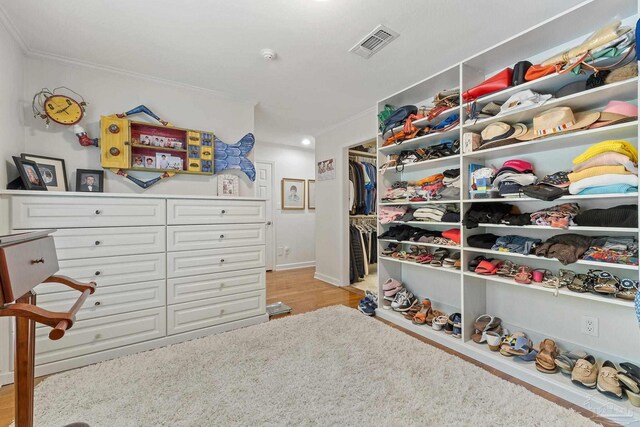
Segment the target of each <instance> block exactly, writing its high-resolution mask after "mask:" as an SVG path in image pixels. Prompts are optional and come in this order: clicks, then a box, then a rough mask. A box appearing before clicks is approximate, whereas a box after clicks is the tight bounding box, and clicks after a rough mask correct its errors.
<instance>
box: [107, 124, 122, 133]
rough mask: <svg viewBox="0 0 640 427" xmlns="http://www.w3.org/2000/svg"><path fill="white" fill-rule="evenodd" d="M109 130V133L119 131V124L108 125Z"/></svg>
mask: <svg viewBox="0 0 640 427" xmlns="http://www.w3.org/2000/svg"><path fill="white" fill-rule="evenodd" d="M109 132H111V133H118V132H120V126H118V125H116V124H115V123H114V124H112V125H109Z"/></svg>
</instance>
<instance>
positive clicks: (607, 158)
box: [573, 151, 638, 174]
mask: <svg viewBox="0 0 640 427" xmlns="http://www.w3.org/2000/svg"><path fill="white" fill-rule="evenodd" d="M610 165H622V166H624V167H625V168H626V169H627V170H628V171H629V172H631V173H635V174H637V173H638V167H637V165H636V164H635V163H634V162H633V161H632V160H631V159H630V158H629V157H628V156H625V155H624V154H621V153H615V152H613V151H606V152H604V153H602V154H598V155H597V156H594V157H591V158H590V159H589V160H586V161H584V162H582V163H578V164H577V165H575V166H573V171H574V172H580V171H581V170H583V169H589V168H593V167H596V166H610Z"/></svg>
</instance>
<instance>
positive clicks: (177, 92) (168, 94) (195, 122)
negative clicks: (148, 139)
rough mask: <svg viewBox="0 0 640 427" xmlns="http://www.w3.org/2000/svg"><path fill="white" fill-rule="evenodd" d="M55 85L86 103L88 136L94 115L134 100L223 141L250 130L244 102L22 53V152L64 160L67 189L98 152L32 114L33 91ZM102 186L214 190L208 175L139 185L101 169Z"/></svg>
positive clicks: (244, 181)
mask: <svg viewBox="0 0 640 427" xmlns="http://www.w3.org/2000/svg"><path fill="white" fill-rule="evenodd" d="M2 63H3V64H4V58H3V60H2ZM19 83H20V82H19V81H15V80H14V81H13V82H12V84H15V85H16V86H19ZM58 86H67V87H69V88H71V89H73V90H74V91H76V92H78V93H80V94H81V95H82V96H83V97H84V98H85V100H86V101H87V102H88V103H89V105H88V106H87V114H86V117H85V118H84V119H83V121H82V122H81V123H80V124H81V125H82V126H83V127H84V128H85V129H86V130H87V131H88V132H89V136H91V137H99V136H100V127H99V122H100V116H102V115H105V116H106V115H110V114H114V113H121V112H124V111H127V110H129V109H131V108H133V107H136V106H138V105H140V104H144V105H146V106H147V107H148V108H150V109H151V110H152V111H153V112H155V113H156V114H157V115H158V116H160V117H161V118H162V119H164V120H168V121H169V122H171V123H172V124H173V125H175V126H178V127H183V128H193V129H198V130H211V131H213V132H214V133H215V134H216V135H217V136H218V137H219V138H220V139H222V140H223V141H224V142H227V143H235V142H237V141H238V139H240V138H241V137H242V136H243V135H245V134H246V133H247V132H253V130H254V105H253V103H250V102H246V101H244V102H243V101H238V100H236V99H233V98H230V97H225V96H221V95H218V94H215V93H213V92H210V91H206V90H202V89H198V88H191V87H188V86H183V85H178V84H173V83H170V82H164V81H157V80H153V79H146V78H140V77H137V76H132V75H128V74H124V73H119V72H114V71H110V70H103V69H97V68H93V67H89V66H85V65H82V64H75V63H71V62H63V61H59V60H57V59H49V58H46V57H40V56H28V57H27V59H26V72H25V84H24V97H25V99H28V100H29V105H24V117H25V121H26V123H25V148H24V151H25V152H27V153H31V154H43V155H45V156H51V157H60V158H63V159H65V161H66V165H67V175H68V178H69V183H70V185H71V188H72V189H75V170H76V169H101V168H100V152H99V149H98V148H95V147H89V148H85V147H82V146H80V144H78V142H77V139H76V136H75V135H74V134H73V133H72V132H71V130H70V129H69V128H67V127H63V126H60V125H57V124H52V125H51V126H50V127H49V129H46V128H45V125H44V122H43V121H42V120H40V119H34V118H33V115H32V114H31V105H30V102H31V101H30V100H31V98H32V97H33V95H34V94H35V93H36V92H37V91H39V90H40V89H41V88H43V87H46V88H49V89H53V88H55V87H58ZM144 117H145V116H144V115H138V116H133V119H134V120H138V121H144V120H145V118H144ZM12 121H15V120H12ZM250 157H253V154H252V155H251V156H250ZM229 173H235V172H229ZM237 174H238V175H239V176H240V183H241V185H240V187H241V188H240V195H241V196H253V194H254V190H253V186H252V185H251V184H252V183H251V182H250V181H249V179H248V178H247V177H246V176H245V175H244V174H243V173H239V172H238V173H237ZM105 191H108V192H115V193H132V192H135V193H142V192H145V193H162V194H191V195H216V193H217V181H216V179H215V178H212V177H211V176H199V175H176V176H174V177H172V178H170V179H167V180H163V181H161V182H159V183H156V184H155V185H154V186H152V187H150V188H149V189H147V190H143V189H141V188H140V187H138V186H137V185H135V184H134V183H132V182H131V181H129V180H127V179H125V178H123V177H120V176H117V175H115V174H113V173H111V172H109V171H105Z"/></svg>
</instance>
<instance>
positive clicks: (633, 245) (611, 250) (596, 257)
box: [582, 236, 638, 265]
mask: <svg viewBox="0 0 640 427" xmlns="http://www.w3.org/2000/svg"><path fill="white" fill-rule="evenodd" d="M582 259H585V260H589V261H600V262H610V263H613V264H626V265H638V242H637V240H636V239H634V238H633V237H631V236H614V237H596V238H594V239H593V240H592V241H591V245H590V246H589V249H587V251H586V252H585V253H584V255H583V256H582Z"/></svg>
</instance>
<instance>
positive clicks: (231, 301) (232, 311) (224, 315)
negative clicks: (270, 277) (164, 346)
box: [167, 291, 266, 335]
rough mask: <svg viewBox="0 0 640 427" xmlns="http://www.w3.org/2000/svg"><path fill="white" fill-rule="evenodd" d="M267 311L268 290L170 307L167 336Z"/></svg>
mask: <svg viewBox="0 0 640 427" xmlns="http://www.w3.org/2000/svg"><path fill="white" fill-rule="evenodd" d="M265 311H266V296H265V291H254V292H247V293H243V294H241V295H230V296H226V297H219V298H212V299H207V300H201V301H193V302H187V303H184V304H176V305H170V306H167V335H173V334H179V333H182V332H188V331H193V330H195V329H201V328H206V327H210V326H215V325H220V324H222V323H227V322H233V321H235V320H241V319H246V318H248V317H253V316H259V315H261V314H264V313H265Z"/></svg>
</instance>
